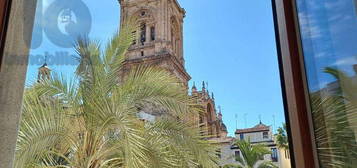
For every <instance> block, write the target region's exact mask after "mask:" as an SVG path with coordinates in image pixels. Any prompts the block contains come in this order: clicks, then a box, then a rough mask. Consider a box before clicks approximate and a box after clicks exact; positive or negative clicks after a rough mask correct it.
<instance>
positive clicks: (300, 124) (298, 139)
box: [272, 0, 319, 168]
mask: <svg viewBox="0 0 357 168" xmlns="http://www.w3.org/2000/svg"><path fill="white" fill-rule="evenodd" d="M272 8H273V17H274V25H275V26H274V27H275V35H276V45H277V53H278V61H279V70H280V76H281V77H280V79H281V86H282V93H283V101H284V109H285V118H286V123H287V132H288V139H289V148H290V150H291V151H293V152H292V153H291V157H290V158H291V162H292V163H291V164H292V167H296V168H300V167H306V168H307V167H308V168H318V167H319V162H318V158H317V150H316V145H315V138H314V133H313V130H314V129H313V127H312V125H313V124H312V123H313V122H312V116H311V111H310V110H311V109H310V103H309V95H308V90H307V81H306V74H305V73H306V72H305V65H304V61H303V55H302V48H301V39H300V29H299V24H298V15H297V11H296V0H272Z"/></svg>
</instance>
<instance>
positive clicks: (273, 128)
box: [273, 114, 275, 133]
mask: <svg viewBox="0 0 357 168" xmlns="http://www.w3.org/2000/svg"><path fill="white" fill-rule="evenodd" d="M274 132H275V115H274V114H273V133H274Z"/></svg>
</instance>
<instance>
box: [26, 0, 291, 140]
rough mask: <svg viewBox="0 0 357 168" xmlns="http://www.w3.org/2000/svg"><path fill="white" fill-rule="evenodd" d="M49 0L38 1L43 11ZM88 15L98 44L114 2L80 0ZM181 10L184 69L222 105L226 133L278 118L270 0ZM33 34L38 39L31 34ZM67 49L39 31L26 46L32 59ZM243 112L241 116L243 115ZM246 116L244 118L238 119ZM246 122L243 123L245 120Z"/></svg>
mask: <svg viewBox="0 0 357 168" xmlns="http://www.w3.org/2000/svg"><path fill="white" fill-rule="evenodd" d="M52 1H53V0H46V1H45V2H44V9H46V6H47V4H50V3H51V2H52ZM83 2H84V3H85V4H86V5H87V6H88V8H89V10H90V12H91V15H92V23H93V24H92V28H91V33H90V36H91V37H92V38H95V39H98V40H100V41H101V42H102V43H105V41H106V40H107V39H108V38H109V37H110V36H111V35H112V34H113V33H114V32H115V30H116V29H117V28H118V25H119V5H118V3H117V0H103V1H101V2H100V3H98V1H97V0H83ZM179 2H180V4H181V6H182V7H183V8H185V10H186V12H187V14H186V18H185V21H184V54H185V55H184V56H185V60H186V69H187V71H188V72H189V74H190V75H191V76H192V80H191V81H190V84H191V85H192V82H193V81H196V85H198V86H199V88H200V85H201V83H202V81H207V82H208V89H209V91H213V92H214V94H215V98H216V105H217V106H218V105H220V106H222V112H223V119H224V122H225V123H226V125H227V126H228V129H229V133H230V135H233V132H234V130H235V128H236V119H235V116H237V117H238V122H237V123H238V128H243V127H245V126H247V127H251V126H254V125H256V124H257V123H258V122H259V116H261V118H262V121H263V122H264V123H265V124H267V125H274V123H273V116H275V125H276V126H280V125H281V123H283V122H284V120H285V119H284V114H283V105H282V98H281V88H280V79H279V71H278V64H277V56H276V46H275V35H274V28H273V19H272V10H271V3H270V0H259V1H252V0H225V1H214V0H179ZM35 38H38V37H34V39H35ZM58 51H62V52H68V56H67V58H66V59H71V57H70V56H69V55H71V54H73V53H74V52H73V49H63V48H60V47H56V46H55V45H53V44H51V42H49V41H48V39H47V38H46V36H45V35H44V38H43V42H42V44H41V46H40V47H39V48H37V49H32V50H31V54H32V58H34V57H35V56H36V55H37V54H41V55H44V54H45V52H47V53H49V54H52V55H53V54H54V53H55V52H58ZM38 66H39V65H30V66H29V71H28V75H27V84H29V83H31V82H32V81H34V80H36V75H37V68H38ZM50 66H51V68H52V69H53V71H55V72H57V73H62V74H68V76H70V75H69V74H72V73H73V71H74V66H64V65H51V64H50ZM245 114H246V115H245ZM244 116H246V118H244ZM245 122H246V124H245Z"/></svg>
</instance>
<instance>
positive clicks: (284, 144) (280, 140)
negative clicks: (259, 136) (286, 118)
mask: <svg viewBox="0 0 357 168" xmlns="http://www.w3.org/2000/svg"><path fill="white" fill-rule="evenodd" d="M277 131H278V133H277V134H276V135H275V137H276V144H277V145H278V148H279V149H284V150H289V141H288V136H287V134H286V124H285V123H283V126H282V127H279V128H278V130H277Z"/></svg>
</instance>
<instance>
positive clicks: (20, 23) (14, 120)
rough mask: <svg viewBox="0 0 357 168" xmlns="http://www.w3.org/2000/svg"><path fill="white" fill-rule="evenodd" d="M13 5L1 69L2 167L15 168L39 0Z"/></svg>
mask: <svg viewBox="0 0 357 168" xmlns="http://www.w3.org/2000/svg"><path fill="white" fill-rule="evenodd" d="M11 6H12V7H11V14H10V20H9V25H8V29H7V30H8V31H7V36H6V39H5V47H4V55H3V60H2V66H1V70H0V79H1V80H0V168H12V167H13V160H14V154H15V146H16V139H17V131H18V123H19V119H20V116H21V106H22V96H23V91H24V84H25V77H26V70H27V63H28V53H29V47H28V45H29V44H30V41H31V36H32V27H33V22H34V14H35V9H36V0H12V5H11ZM26 41H27V42H26Z"/></svg>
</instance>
